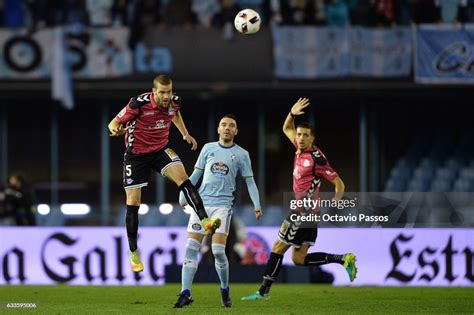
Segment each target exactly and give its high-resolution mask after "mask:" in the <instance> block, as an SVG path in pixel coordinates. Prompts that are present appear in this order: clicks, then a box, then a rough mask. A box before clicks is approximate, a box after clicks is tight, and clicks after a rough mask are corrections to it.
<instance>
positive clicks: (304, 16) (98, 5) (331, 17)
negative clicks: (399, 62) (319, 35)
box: [0, 0, 474, 30]
mask: <svg viewBox="0 0 474 315" xmlns="http://www.w3.org/2000/svg"><path fill="white" fill-rule="evenodd" d="M243 8H253V9H255V10H256V11H257V12H259V13H260V15H261V17H262V20H263V23H264V24H266V25H328V26H344V25H362V26H392V25H409V24H411V23H469V22H474V0H0V11H1V14H0V26H2V27H28V28H33V29H36V28H41V27H46V26H48V27H50V26H55V25H62V24H69V25H70V24H79V25H85V26H89V25H90V26H120V25H123V26H129V27H130V28H132V30H138V29H140V28H144V27H146V26H148V25H161V26H163V27H172V26H179V27H185V28H211V27H214V28H222V27H224V26H226V25H229V24H230V25H232V24H233V19H234V17H235V15H236V13H237V12H238V11H239V10H240V9H243Z"/></svg>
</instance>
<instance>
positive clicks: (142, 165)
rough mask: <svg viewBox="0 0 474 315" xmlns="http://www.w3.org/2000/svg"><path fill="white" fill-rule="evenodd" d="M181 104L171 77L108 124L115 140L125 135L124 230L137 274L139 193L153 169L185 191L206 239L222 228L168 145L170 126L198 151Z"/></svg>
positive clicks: (157, 83) (160, 80)
mask: <svg viewBox="0 0 474 315" xmlns="http://www.w3.org/2000/svg"><path fill="white" fill-rule="evenodd" d="M180 108H181V99H180V98H179V97H178V96H177V95H173V83H172V81H171V79H170V78H169V77H168V76H167V75H159V76H157V77H156V78H155V79H154V80H153V89H152V91H151V92H147V93H143V94H140V95H139V96H137V97H132V98H131V99H130V101H129V102H128V104H127V105H126V106H125V107H124V108H123V109H122V110H121V111H120V112H119V113H118V114H117V115H116V116H115V117H114V118H113V119H112V121H111V122H110V123H109V126H108V127H109V131H110V134H111V136H122V135H124V134H125V147H126V149H125V154H124V160H123V186H124V188H125V192H126V197H127V215H126V220H125V221H126V226H127V236H128V242H129V247H130V264H131V266H132V269H133V271H135V272H140V271H143V263H142V262H141V259H140V253H139V251H138V246H137V234H138V209H139V208H140V203H141V189H142V187H145V186H147V185H148V180H149V177H150V172H151V170H154V171H156V172H160V173H161V174H162V175H163V176H165V177H167V178H169V179H170V180H172V181H173V182H174V183H176V185H177V186H178V187H179V189H180V191H182V192H183V194H184V196H185V198H186V200H187V202H188V204H189V205H191V206H192V207H193V209H194V211H195V212H196V214H197V215H198V217H199V219H200V220H201V221H202V225H203V227H204V230H205V231H206V234H208V235H212V234H214V232H215V230H216V229H217V228H218V227H219V226H220V219H218V218H216V219H210V218H208V217H207V214H206V211H205V209H204V205H203V202H202V200H201V197H200V196H199V193H198V191H197V189H196V188H195V187H194V185H193V184H192V183H191V181H190V180H189V179H188V176H187V175H186V171H185V169H184V166H183V164H182V163H181V160H180V158H179V156H178V155H177V154H176V153H175V152H174V151H173V149H171V148H170V147H169V146H168V137H169V130H170V127H171V123H173V124H174V125H175V126H176V127H177V128H178V130H179V132H180V133H181V135H182V136H183V140H185V141H187V142H188V143H189V144H191V145H192V147H191V149H192V150H196V149H197V142H196V140H195V139H194V138H193V137H192V136H191V135H190V134H189V133H188V130H187V129H186V126H185V124H184V121H183V117H182V116H181V113H180Z"/></svg>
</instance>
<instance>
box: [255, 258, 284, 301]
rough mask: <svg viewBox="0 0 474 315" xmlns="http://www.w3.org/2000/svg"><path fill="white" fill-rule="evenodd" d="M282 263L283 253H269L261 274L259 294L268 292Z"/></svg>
mask: <svg viewBox="0 0 474 315" xmlns="http://www.w3.org/2000/svg"><path fill="white" fill-rule="evenodd" d="M282 264H283V255H280V254H276V253H273V252H272V253H271V254H270V258H269V259H268V262H267V266H266V267H265V275H264V276H263V281H262V285H261V287H260V289H259V290H258V292H260V295H262V296H263V295H264V294H268V293H269V292H270V287H271V286H272V284H273V281H275V279H276V277H278V274H279V273H280V270H281V266H282Z"/></svg>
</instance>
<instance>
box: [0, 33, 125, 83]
mask: <svg viewBox="0 0 474 315" xmlns="http://www.w3.org/2000/svg"><path fill="white" fill-rule="evenodd" d="M66 34H67V44H68V46H69V51H68V52H69V54H68V58H70V61H71V63H72V70H73V76H74V77H75V78H83V79H101V78H112V77H119V76H124V75H129V74H131V73H132V71H133V63H132V62H133V58H132V51H131V50H130V49H129V48H128V43H127V39H128V34H129V30H128V28H90V29H86V31H85V32H82V33H77V32H72V30H66ZM53 47H54V45H53V29H42V30H39V31H37V32H34V33H30V32H28V31H27V30H25V29H20V30H15V29H13V30H10V29H8V30H7V29H0V49H1V50H2V52H3V54H2V56H1V57H0V80H1V79H8V80H15V79H26V80H32V79H46V78H49V77H50V76H51V69H52V63H53V60H52V58H53V57H52V53H53V52H52V51H53Z"/></svg>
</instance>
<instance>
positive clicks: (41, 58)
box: [0, 29, 53, 79]
mask: <svg viewBox="0 0 474 315" xmlns="http://www.w3.org/2000/svg"><path fill="white" fill-rule="evenodd" d="M52 43H53V32H52V30H51V29H48V30H40V31H38V32H35V33H34V34H32V35H29V34H28V33H27V31H26V30H20V29H11V30H10V29H8V30H7V29H0V49H1V51H2V55H1V57H0V79H43V78H48V77H49V76H50V74H51V59H52V53H53V49H52V48H53V47H52Z"/></svg>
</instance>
